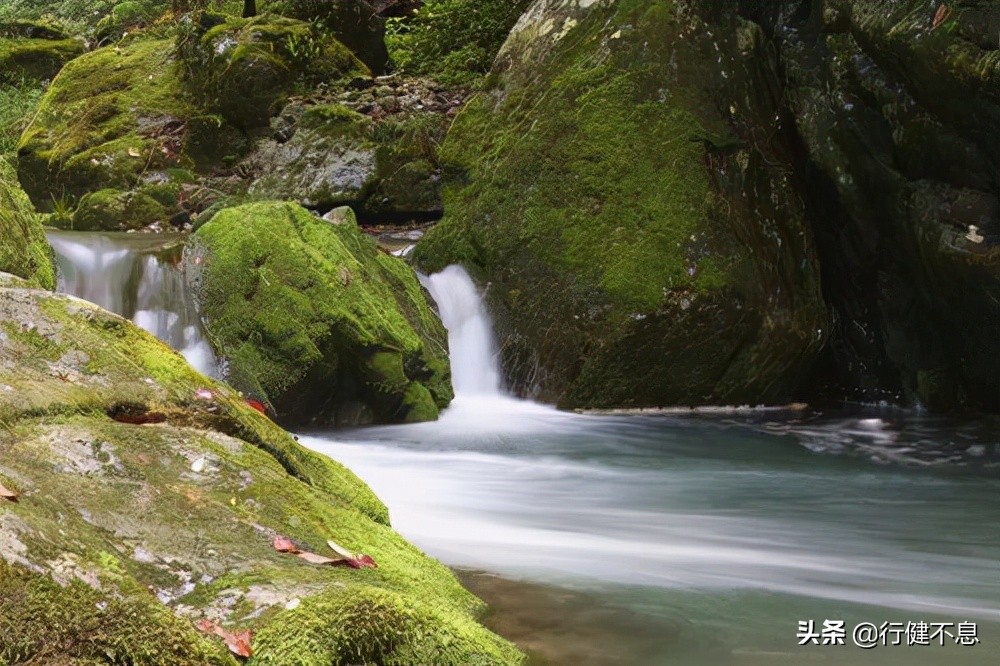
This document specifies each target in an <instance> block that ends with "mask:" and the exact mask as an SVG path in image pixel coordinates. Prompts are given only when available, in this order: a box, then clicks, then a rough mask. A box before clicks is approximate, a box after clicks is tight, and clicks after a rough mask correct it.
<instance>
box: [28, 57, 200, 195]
mask: <svg viewBox="0 0 1000 666" xmlns="http://www.w3.org/2000/svg"><path fill="white" fill-rule="evenodd" d="M172 53H173V43H172V42H171V41H170V40H165V39H151V40H142V39H136V40H132V41H129V42H127V43H124V44H121V45H117V46H109V47H105V48H102V49H98V50H96V51H92V52H90V53H87V54H84V55H83V56H80V57H79V58H76V59H75V60H73V61H71V62H70V63H69V64H68V65H67V66H66V67H65V68H63V70H62V71H61V72H60V73H59V75H58V76H57V77H56V78H55V79H54V80H53V81H52V85H51V86H50V87H49V89H48V90H47V91H46V93H45V96H44V97H43V99H42V102H41V105H40V107H39V109H38V112H37V114H36V115H35V117H34V119H33V121H32V123H31V124H30V125H29V126H28V127H27V129H26V130H25V131H24V134H23V135H22V136H21V140H20V142H19V144H18V164H17V167H18V175H19V176H20V179H21V183H22V185H23V186H24V188H25V190H26V191H27V192H28V195H29V196H30V197H31V199H32V201H33V202H34V203H35V206H36V207H38V208H39V209H41V210H51V208H52V205H53V201H54V200H60V199H64V198H66V199H75V200H79V199H80V198H82V197H83V195H85V194H87V193H88V192H96V191H97V190H102V189H108V188H111V189H116V190H123V191H124V190H130V189H132V188H133V187H135V186H136V185H138V184H140V183H141V182H143V177H144V176H145V175H146V174H148V173H150V172H158V171H162V170H164V169H169V168H174V167H178V166H186V165H187V161H186V160H185V159H184V157H183V155H182V154H181V145H182V141H183V129H184V128H185V127H186V124H187V122H188V121H189V120H190V119H191V118H194V117H198V116H199V115H200V114H201V111H199V109H198V107H197V106H196V104H195V103H194V101H193V100H192V99H191V97H190V95H189V94H188V92H187V90H186V89H185V88H184V86H183V85H182V83H181V80H180V76H179V74H178V71H177V69H176V63H175V62H174V59H173V55H172Z"/></svg>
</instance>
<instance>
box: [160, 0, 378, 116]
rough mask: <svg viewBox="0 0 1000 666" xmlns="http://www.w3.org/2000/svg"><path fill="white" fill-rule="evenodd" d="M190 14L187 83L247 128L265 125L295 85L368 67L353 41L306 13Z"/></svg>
mask: <svg viewBox="0 0 1000 666" xmlns="http://www.w3.org/2000/svg"><path fill="white" fill-rule="evenodd" d="M185 20H186V21H188V23H187V24H185V25H184V26H183V29H182V32H181V35H180V37H179V38H178V52H179V54H180V61H181V64H182V66H183V67H184V75H185V79H186V81H187V83H188V85H189V87H190V88H191V89H192V90H193V92H194V94H195V96H196V97H197V98H198V99H199V101H200V102H201V103H202V104H203V105H204V106H205V107H206V108H208V109H210V110H212V111H215V112H217V113H219V114H221V115H222V116H223V117H224V118H225V119H226V120H228V121H229V122H230V123H232V124H233V125H234V126H236V127H238V128H240V129H243V130H252V129H254V128H264V127H267V125H268V122H269V121H270V118H271V116H272V115H273V114H274V113H276V112H277V111H278V110H279V109H280V105H281V103H282V102H283V101H284V100H286V99H287V98H288V96H289V95H290V94H292V93H293V92H294V91H295V90H296V89H297V87H301V86H305V87H311V86H315V85H316V84H318V83H320V82H323V83H327V84H335V83H336V82H338V81H341V80H348V81H349V80H351V79H353V78H355V77H358V76H368V75H370V72H369V71H368V68H367V67H365V65H364V64H363V63H362V62H361V61H360V60H358V59H357V58H356V57H355V56H354V54H352V53H351V51H350V49H348V48H347V47H346V46H344V45H343V44H342V43H341V42H339V41H337V40H336V39H335V38H334V37H332V36H330V35H329V34H327V33H325V32H323V31H320V30H318V29H316V27H315V26H313V25H312V24H310V23H307V22H304V21H297V20H294V19H290V18H284V17H275V16H260V17H257V18H253V19H235V18H223V17H217V16H213V15H210V14H203V15H201V16H200V17H195V18H187V19H185Z"/></svg>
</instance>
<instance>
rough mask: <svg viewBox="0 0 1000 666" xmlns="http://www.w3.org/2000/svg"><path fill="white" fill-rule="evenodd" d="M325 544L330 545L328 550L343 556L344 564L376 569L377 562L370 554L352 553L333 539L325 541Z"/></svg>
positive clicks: (357, 567)
mask: <svg viewBox="0 0 1000 666" xmlns="http://www.w3.org/2000/svg"><path fill="white" fill-rule="evenodd" d="M326 545H327V546H329V547H330V550H332V551H333V552H335V553H337V555H340V556H341V557H342V558H343V561H344V564H346V565H347V566H349V567H353V568H354V569H377V568H378V564H376V563H375V560H374V558H372V556H371V555H365V554H364V553H352V552H351V551H349V550H347V549H346V548H344V547H343V546H341V545H339V544H337V543H336V542H334V541H329V540H328V541H327V542H326Z"/></svg>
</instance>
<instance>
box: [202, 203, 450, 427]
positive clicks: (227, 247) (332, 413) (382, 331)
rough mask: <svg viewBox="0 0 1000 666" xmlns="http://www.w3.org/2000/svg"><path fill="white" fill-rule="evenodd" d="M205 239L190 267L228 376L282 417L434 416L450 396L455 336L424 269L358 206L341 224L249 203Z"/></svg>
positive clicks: (341, 420) (207, 228)
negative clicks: (427, 286)
mask: <svg viewBox="0 0 1000 666" xmlns="http://www.w3.org/2000/svg"><path fill="white" fill-rule="evenodd" d="M194 242H195V245H194V247H193V249H192V250H191V251H189V252H188V254H187V259H186V263H187V266H188V272H189V274H190V275H192V276H196V282H197V289H198V294H199V296H200V299H201V305H202V314H203V316H204V317H205V320H206V323H207V327H208V331H209V338H210V340H211V341H212V344H213V346H214V347H215V350H216V352H217V353H218V354H219V355H220V356H221V357H223V358H224V359H225V360H224V365H226V366H227V378H228V380H229V381H230V383H232V384H233V385H234V386H236V387H237V388H239V389H241V390H243V391H244V392H246V393H248V394H252V395H254V396H257V397H260V398H261V399H262V400H264V401H266V402H269V403H270V405H272V406H273V408H274V409H275V410H276V412H277V414H278V415H279V417H280V419H281V420H282V421H283V422H287V423H294V424H307V423H314V424H333V423H336V424H340V425H344V424H356V423H365V422H373V421H374V422H403V421H423V420H432V419H435V418H437V414H438V410H439V409H440V408H443V407H445V406H446V405H447V404H448V403H449V401H450V400H451V397H452V391H451V385H450V378H449V366H448V357H447V337H446V334H445V331H444V329H443V327H442V325H441V323H440V321H439V320H438V319H437V317H436V316H435V314H434V313H433V311H432V310H431V307H430V305H429V303H428V300H427V296H426V294H425V293H424V291H423V290H422V288H421V287H420V284H419V283H418V282H417V277H416V275H415V273H414V272H413V270H412V269H411V268H410V267H409V266H407V265H406V264H405V263H404V262H403V261H402V260H400V259H397V258H395V257H390V256H388V255H386V254H383V253H382V252H380V251H379V250H378V249H377V247H376V245H375V242H374V241H373V240H372V239H370V238H368V237H366V236H365V235H364V234H362V233H361V231H360V230H359V229H358V226H357V223H356V222H355V219H354V215H353V213H352V212H351V211H350V209H344V210H343V215H342V216H341V217H340V218H339V221H338V223H336V224H334V223H330V222H327V221H325V220H322V219H320V218H318V217H316V216H314V215H312V214H311V213H310V212H309V211H307V210H305V209H303V208H301V207H299V206H297V205H295V204H290V203H276V202H268V203H256V204H247V205H244V206H239V207H236V208H230V209H226V210H223V211H221V212H219V213H217V214H216V215H215V216H214V217H213V218H212V219H211V220H210V221H209V222H208V223H207V224H205V225H204V226H203V227H201V228H200V229H199V230H198V232H197V233H196V234H195V236H194Z"/></svg>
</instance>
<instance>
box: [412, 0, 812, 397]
mask: <svg viewBox="0 0 1000 666" xmlns="http://www.w3.org/2000/svg"><path fill="white" fill-rule="evenodd" d="M702 6H704V7H705V8H704V11H701V7H702ZM712 7H715V3H680V2H677V3H675V2H661V1H655V0H620V1H618V2H607V1H597V2H586V3H583V2H581V3H570V2H561V3H552V2H536V3H535V4H534V5H533V6H532V8H531V9H530V10H529V12H528V14H527V15H526V16H525V17H524V18H523V19H522V20H521V21H520V23H518V26H517V27H516V28H515V29H514V31H513V32H512V33H511V36H510V38H509V39H508V41H507V43H506V44H505V46H504V48H503V49H502V50H501V52H500V54H499V55H498V57H497V62H496V65H495V66H494V69H493V71H492V73H491V74H490V76H489V77H488V78H487V80H486V84H485V89H484V90H483V91H482V92H481V93H480V94H479V95H477V96H476V97H475V98H473V99H472V100H471V101H470V102H469V104H468V105H467V106H466V108H465V109H464V110H463V111H462V112H461V114H460V115H459V116H458V117H457V118H456V120H455V123H454V125H453V127H452V129H451V131H450V133H449V136H448V139H447V141H446V144H445V146H444V148H443V150H442V160H443V161H444V169H445V176H446V183H445V188H446V189H445V219H444V220H443V221H442V222H441V223H440V224H439V225H438V226H437V227H435V228H434V229H432V230H431V232H430V233H428V235H427V236H426V237H425V238H424V240H423V241H421V243H420V244H419V245H418V247H417V250H416V255H415V256H416V258H417V261H418V263H419V264H420V265H421V266H422V267H423V268H424V269H426V270H429V271H436V270H440V269H442V268H443V267H445V266H446V265H447V264H449V263H453V262H461V263H463V264H465V265H466V266H467V267H468V268H469V269H470V270H471V272H472V273H473V275H474V276H475V277H478V278H479V279H480V280H481V281H483V282H489V283H490V289H489V290H488V301H489V304H490V306H491V309H492V311H493V314H494V318H495V321H496V324H497V328H498V335H499V336H500V348H501V350H502V354H503V361H504V364H505V368H506V371H507V374H508V376H509V377H510V379H511V380H512V383H513V385H514V386H515V388H517V389H519V390H520V391H522V392H534V393H537V394H540V395H541V396H542V397H543V398H547V399H550V400H553V401H557V402H559V403H560V404H561V405H563V406H567V407H613V406H642V405H657V404H677V403H680V404H692V403H706V402H708V403H712V402H723V403H734V402H735V403H743V402H750V403H760V402H773V401H781V400H785V399H788V398H789V397H790V395H791V394H792V393H793V391H794V390H795V388H796V386H797V384H798V382H799V380H800V379H801V377H802V375H803V373H804V371H805V370H807V369H808V367H809V365H810V363H811V361H812V360H813V358H814V357H815V355H816V354H817V352H818V351H819V350H820V349H821V348H822V345H823V342H824V339H825V335H826V311H825V307H824V305H823V302H822V297H821V293H820V281H819V266H818V262H817V258H816V254H815V248H814V244H813V238H812V234H811V231H810V229H809V226H808V223H807V220H806V214H805V210H804V208H803V205H802V201H801V198H800V197H799V195H798V193H797V191H796V188H795V175H794V174H793V173H792V172H791V170H789V169H787V168H785V167H784V166H783V165H782V164H781V161H780V159H779V157H780V156H781V155H782V154H785V153H787V152H788V151H790V150H792V146H789V145H787V144H785V143H783V142H782V141H781V139H780V137H778V136H777V135H776V133H775V132H774V126H775V123H776V122H777V123H781V122H783V121H782V119H781V117H780V106H779V102H780V83H779V81H778V80H777V76H776V69H775V62H774V60H773V58H772V56H771V54H770V52H769V50H768V48H767V44H766V40H765V36H764V34H763V33H762V31H761V30H760V29H759V28H758V27H757V26H755V25H754V24H752V23H749V22H746V21H743V20H741V19H739V18H738V17H735V16H730V17H723V18H721V19H718V18H717V17H714V16H709V15H708V14H712V13H714V11H715V10H714V9H712ZM710 20H711V21H716V20H720V21H721V24H719V25H714V24H712V23H710V22H709V21H710Z"/></svg>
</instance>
